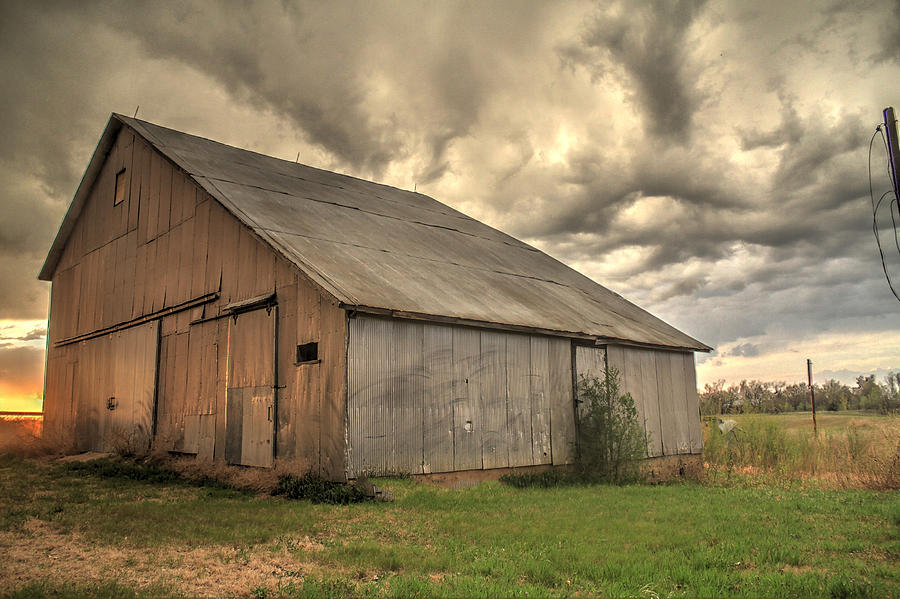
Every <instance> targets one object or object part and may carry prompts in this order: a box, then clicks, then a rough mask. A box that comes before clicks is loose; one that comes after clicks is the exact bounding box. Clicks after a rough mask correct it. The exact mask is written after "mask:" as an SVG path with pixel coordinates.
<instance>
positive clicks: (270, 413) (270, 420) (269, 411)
mask: <svg viewBox="0 0 900 599" xmlns="http://www.w3.org/2000/svg"><path fill="white" fill-rule="evenodd" d="M266 410H267V416H266V418H268V419H269V422H272V406H267V407H266Z"/></svg>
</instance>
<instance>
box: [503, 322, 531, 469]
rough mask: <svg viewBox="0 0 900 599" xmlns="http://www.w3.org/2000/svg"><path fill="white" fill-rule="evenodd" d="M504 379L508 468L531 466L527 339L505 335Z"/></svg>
mask: <svg viewBox="0 0 900 599" xmlns="http://www.w3.org/2000/svg"><path fill="white" fill-rule="evenodd" d="M506 378H507V385H508V391H507V393H508V396H509V403H508V406H509V420H508V423H507V431H508V435H509V436H508V438H507V445H508V449H509V465H510V466H513V467H515V466H528V465H531V464H532V457H533V456H532V438H531V338H530V337H529V336H527V335H509V336H508V337H507V339H506Z"/></svg>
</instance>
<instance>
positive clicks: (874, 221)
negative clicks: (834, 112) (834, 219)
mask: <svg viewBox="0 0 900 599" xmlns="http://www.w3.org/2000/svg"><path fill="white" fill-rule="evenodd" d="M879 133H881V139H882V141H883V142H884V146H885V149H887V140H886V139H885V138H884V132H883V131H882V130H881V125H878V126H877V127H875V133H873V134H872V139H870V140H869V160H868V162H869V199H870V200H871V202H872V233H873V234H874V235H875V243H876V245H877V246H878V255H879V256H880V257H881V269H882V270H883V271H884V278H885V279H887V284H888V287H890V289H891V293H893V294H894V297H895V298H897V301H900V295H898V294H897V290H896V289H894V284H893V283H892V282H891V276H890V275H889V274H888V269H887V263H886V262H885V260H884V250H883V249H882V247H881V237H880V236H879V234H878V208H879V207H880V206H881V202H883V201H884V198H886V197H887V196H888V195H889V194H893V195H894V199H893V200H892V201H891V203H890V204H888V210H890V211H891V223H892V224H893V226H894V240H895V242H896V241H897V224H896V222H894V211H893V205H894V204H895V203H897V194H896V193H895V191H894V189H893V187H894V184H893V180H892V181H891V190H890V191H886V192H884V193H883V194H882V195H881V197H880V198H879V199H878V202H877V203H876V202H875V192H874V190H873V189H872V146H873V145H874V143H875V137H876V136H877V135H878V134H879ZM897 251H898V252H900V242H898V243H897Z"/></svg>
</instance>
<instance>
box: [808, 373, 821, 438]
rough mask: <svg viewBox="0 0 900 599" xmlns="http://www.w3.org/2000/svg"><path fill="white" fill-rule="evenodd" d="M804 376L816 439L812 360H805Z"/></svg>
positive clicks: (817, 433) (817, 434)
mask: <svg viewBox="0 0 900 599" xmlns="http://www.w3.org/2000/svg"><path fill="white" fill-rule="evenodd" d="M806 375H807V376H808V377H809V401H810V403H811V404H812V413H813V435H814V436H816V437H818V436H819V431H818V429H817V428H816V393H815V391H813V383H812V360H810V359H809V358H807V359H806Z"/></svg>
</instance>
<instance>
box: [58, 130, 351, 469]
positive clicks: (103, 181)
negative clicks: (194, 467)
mask: <svg viewBox="0 0 900 599" xmlns="http://www.w3.org/2000/svg"><path fill="white" fill-rule="evenodd" d="M122 168H125V177H126V179H127V181H126V198H125V201H123V202H121V203H120V204H118V205H114V204H113V194H114V191H115V189H114V188H115V175H116V173H117V172H119V171H120V170H121V169H122ZM272 291H274V292H275V293H276V298H277V302H278V305H279V317H278V320H279V322H278V333H277V340H278V349H277V356H276V362H277V364H276V368H277V382H278V386H279V389H277V398H276V408H277V409H276V412H277V416H276V418H275V420H276V423H275V424H276V429H275V437H276V439H275V444H276V451H275V455H276V458H279V459H287V460H292V461H294V462H296V464H297V465H299V467H301V468H303V469H308V470H312V471H314V472H316V473H318V474H322V475H324V476H328V477H330V478H342V477H343V476H344V471H345V465H344V456H345V451H344V449H345V448H344V409H345V398H346V388H345V385H346V367H345V362H346V335H347V325H346V314H345V312H344V311H343V310H342V309H340V308H339V307H338V306H336V305H335V304H333V303H332V299H331V298H329V297H327V296H325V295H323V294H322V293H320V292H319V291H318V290H317V289H316V288H314V287H313V285H312V284H311V283H310V282H309V281H308V280H307V279H306V278H305V277H304V276H303V275H302V274H301V273H299V271H298V270H297V269H296V268H295V267H294V266H293V265H291V264H290V263H288V262H287V261H286V260H283V259H281V258H280V257H279V256H277V255H276V254H275V253H274V252H273V251H272V250H271V249H270V248H269V247H268V246H267V245H265V244H263V243H262V242H261V241H260V240H259V239H257V238H256V236H255V235H254V234H253V233H252V232H251V231H250V229H248V228H247V227H245V226H243V225H242V224H241V223H240V222H238V221H237V219H235V218H234V217H233V216H231V215H230V214H229V213H228V212H227V211H226V210H225V209H224V208H223V207H222V206H221V205H220V204H219V203H218V202H216V201H215V200H213V199H212V198H211V197H209V196H208V194H206V192H205V191H203V190H202V189H200V188H199V187H198V186H196V185H195V184H194V183H193V181H191V180H190V179H189V178H188V177H187V176H186V175H185V174H184V173H183V172H182V171H180V170H179V169H178V168H176V167H174V166H173V165H172V164H171V163H170V162H168V160H166V159H165V158H164V157H162V156H161V155H159V154H158V153H157V152H156V151H155V150H153V149H152V148H151V147H150V146H149V144H147V143H146V142H145V141H143V139H141V138H140V137H135V136H134V135H133V134H132V133H131V131H130V130H129V129H128V128H127V127H126V128H123V129H122V131H121V132H120V134H119V137H118V139H117V141H116V143H115V144H114V145H113V148H112V149H111V151H110V153H109V156H108V158H107V161H106V163H105V164H104V166H103V168H102V169H101V172H100V175H99V176H98V178H97V181H96V183H95V184H94V186H93V188H92V190H91V194H90V197H89V198H88V200H87V201H86V202H85V204H84V208H83V210H82V213H81V216H80V217H79V219H78V221H77V222H76V224H75V227H74V229H73V231H72V234H71V236H70V238H69V240H68V242H67V244H66V246H65V248H64V250H63V253H62V256H61V258H60V261H59V264H58V266H57V269H56V272H55V273H54V275H53V285H52V291H51V306H52V309H51V318H50V326H49V333H48V335H49V348H50V349H49V351H48V359H47V388H46V390H45V412H46V420H47V423H48V425H49V426H48V428H49V429H51V430H52V429H53V427H54V426H56V427H57V428H56V430H57V432H59V431H61V430H63V429H65V428H66V427H67V426H68V427H70V428H71V425H72V423H73V422H76V421H77V422H78V423H79V424H78V425H77V426H76V427H75V428H76V429H77V430H78V432H79V434H80V435H81V436H82V438H83V439H84V443H93V442H94V441H93V440H92V439H94V438H95V437H96V435H98V434H99V432H100V429H101V426H105V425H103V424H102V422H103V418H104V417H105V415H103V414H102V413H101V412H100V411H99V410H96V409H95V408H94V406H93V403H96V401H95V400H96V397H99V396H98V395H97V394H98V393H99V394H101V395H102V393H105V391H103V389H105V388H106V386H109V385H117V384H118V383H117V382H116V381H118V380H119V374H118V373H119V372H121V370H119V369H122V368H124V369H125V371H126V372H127V368H128V367H127V365H126V362H127V361H128V360H140V359H141V358H140V357H138V356H131V357H129V356H127V355H126V356H122V357H121V359H120V360H119V361H113V363H112V364H111V365H110V368H109V369H108V370H107V369H104V368H102V367H98V365H97V364H98V362H97V361H98V360H101V359H102V356H100V355H98V354H97V351H96V350H95V349H93V347H92V344H91V342H90V341H86V342H79V343H76V344H72V345H64V346H60V347H56V346H55V343H56V342H58V341H60V340H63V339H67V338H71V337H76V336H79V335H84V334H89V333H92V332H94V331H98V330H101V329H104V328H106V327H112V326H115V325H118V324H121V323H126V322H128V321H130V320H133V319H137V318H140V317H142V316H144V315H147V314H151V313H153V312H155V311H158V310H162V309H166V308H171V307H173V306H177V305H179V304H182V303H184V302H188V301H190V300H193V299H195V298H198V297H201V296H204V295H206V294H209V293H218V294H219V298H218V300H217V301H215V302H213V303H208V304H205V305H203V306H201V307H198V308H195V309H192V310H189V311H184V312H180V313H177V314H172V315H169V316H165V317H163V318H161V319H158V320H157V321H156V322H157V323H158V324H157V326H158V327H159V336H160V338H159V348H158V353H157V350H156V348H155V347H154V348H150V349H148V350H147V351H151V352H152V353H153V358H154V364H156V358H157V355H158V386H157V388H156V390H155V399H156V417H157V439H156V441H157V442H158V443H159V444H160V445H161V446H162V447H163V448H165V449H169V450H173V451H179V452H184V453H190V454H196V455H197V456H198V457H200V458H202V459H207V460H209V459H224V454H225V441H226V439H225V433H226V387H225V380H226V361H227V353H226V351H227V335H228V326H227V321H226V320H225V319H223V318H221V316H222V315H223V312H222V308H223V307H224V306H225V305H227V304H229V303H231V302H235V301H240V300H244V299H248V298H251V297H255V296H258V295H261V294H264V293H268V292H272ZM126 330H127V329H126ZM309 341H318V343H319V354H320V358H321V360H320V362H319V363H317V364H309V365H302V366H297V365H295V364H294V355H295V348H296V345H297V344H299V343H306V342H309ZM94 345H96V344H94ZM247 360H248V361H249V362H253V361H254V360H255V358H254V357H253V354H252V352H251V353H250V354H249V355H248V357H247ZM120 362H121V363H120ZM156 376H157V374H156V371H154V377H156ZM82 380H83V381H85V382H84V383H83V384H81V383H78V381H82ZM76 383H77V384H76ZM152 400H153V398H152V397H151V402H152ZM92 402H93V403H92ZM79 409H80V412H79Z"/></svg>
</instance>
